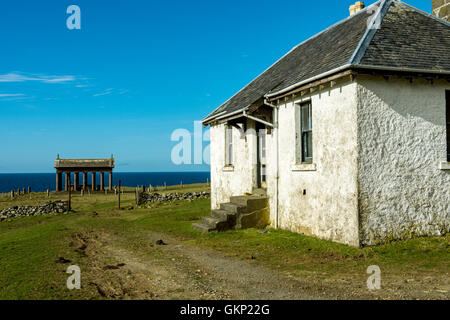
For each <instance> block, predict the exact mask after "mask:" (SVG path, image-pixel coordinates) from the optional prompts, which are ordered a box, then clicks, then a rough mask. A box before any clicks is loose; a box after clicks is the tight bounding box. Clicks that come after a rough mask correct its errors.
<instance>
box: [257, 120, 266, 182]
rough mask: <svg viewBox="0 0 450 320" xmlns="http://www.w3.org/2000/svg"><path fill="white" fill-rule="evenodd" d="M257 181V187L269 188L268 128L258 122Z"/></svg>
mask: <svg viewBox="0 0 450 320" xmlns="http://www.w3.org/2000/svg"><path fill="white" fill-rule="evenodd" d="M256 140H257V143H256V153H257V157H256V159H257V163H256V182H257V187H258V188H262V189H267V130H266V127H265V126H264V125H263V124H261V123H257V124H256Z"/></svg>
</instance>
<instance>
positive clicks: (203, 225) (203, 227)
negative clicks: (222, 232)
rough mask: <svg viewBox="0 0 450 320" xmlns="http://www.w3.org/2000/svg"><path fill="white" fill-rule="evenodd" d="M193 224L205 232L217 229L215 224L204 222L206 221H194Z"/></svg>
mask: <svg viewBox="0 0 450 320" xmlns="http://www.w3.org/2000/svg"><path fill="white" fill-rule="evenodd" d="M192 226H193V227H194V228H195V229H197V230H200V231H203V232H211V231H214V230H216V229H215V226H211V225H209V224H207V223H204V222H198V223H193V224H192Z"/></svg>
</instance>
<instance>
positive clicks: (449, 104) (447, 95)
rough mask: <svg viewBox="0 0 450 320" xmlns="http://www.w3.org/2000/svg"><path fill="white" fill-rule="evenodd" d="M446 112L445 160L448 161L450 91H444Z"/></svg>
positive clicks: (449, 160)
mask: <svg viewBox="0 0 450 320" xmlns="http://www.w3.org/2000/svg"><path fill="white" fill-rule="evenodd" d="M445 101H446V110H447V111H446V113H447V116H446V118H447V162H450V91H445Z"/></svg>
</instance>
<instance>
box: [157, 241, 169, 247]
mask: <svg viewBox="0 0 450 320" xmlns="http://www.w3.org/2000/svg"><path fill="white" fill-rule="evenodd" d="M156 245H158V246H167V243H165V242H164V241H162V240H158V241H156Z"/></svg>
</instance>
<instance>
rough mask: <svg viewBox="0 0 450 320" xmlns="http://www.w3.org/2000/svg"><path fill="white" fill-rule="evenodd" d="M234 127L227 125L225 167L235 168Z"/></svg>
mask: <svg viewBox="0 0 450 320" xmlns="http://www.w3.org/2000/svg"><path fill="white" fill-rule="evenodd" d="M233 153H234V152H233V126H232V125H230V124H226V125H225V167H232V166H233Z"/></svg>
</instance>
